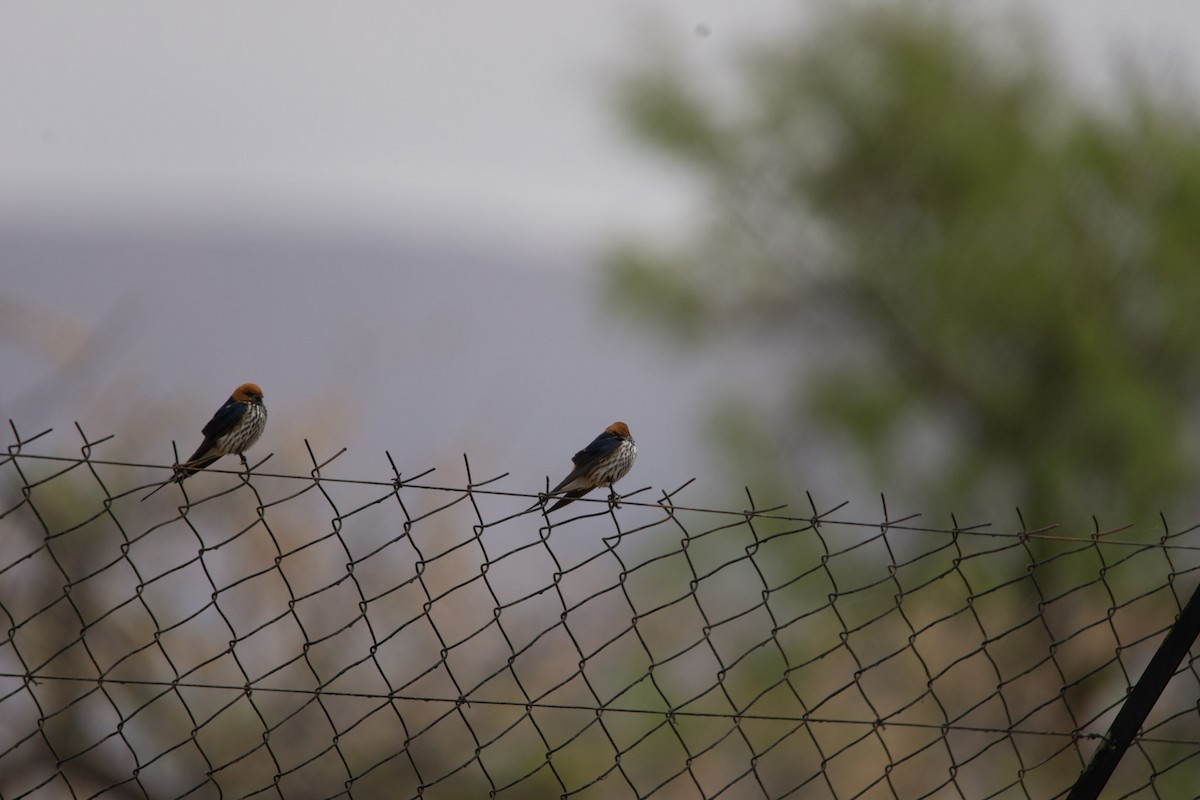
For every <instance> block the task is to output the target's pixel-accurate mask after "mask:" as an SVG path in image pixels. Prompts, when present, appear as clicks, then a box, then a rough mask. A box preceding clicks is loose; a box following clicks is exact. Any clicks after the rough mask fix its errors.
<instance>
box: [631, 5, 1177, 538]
mask: <svg viewBox="0 0 1200 800" xmlns="http://www.w3.org/2000/svg"><path fill="white" fill-rule="evenodd" d="M810 22H811V21H810ZM979 30H980V29H979V28H972V27H970V26H968V25H967V24H966V23H965V21H964V20H963V19H962V18H961V17H957V16H955V15H954V14H953V13H950V12H948V11H946V9H945V8H944V7H937V6H934V7H930V6H916V5H913V4H899V5H874V6H868V7H867V8H865V9H864V8H857V9H855V10H848V9H847V7H845V6H840V7H838V8H837V9H834V10H832V12H831V13H830V14H829V15H827V16H825V17H822V18H821V19H819V20H817V21H815V22H811V24H810V25H808V26H806V27H804V28H799V29H797V30H796V31H794V32H792V33H789V34H784V35H782V36H781V37H780V39H779V40H778V41H774V42H769V43H761V44H759V45H758V46H757V47H756V48H755V49H754V50H753V51H752V52H750V53H749V54H748V57H747V58H746V60H745V61H744V62H743V63H742V65H741V69H740V71H739V72H738V80H737V84H736V86H737V89H736V91H733V92H726V93H724V94H718V93H716V92H706V86H704V85H702V84H701V80H700V79H699V78H698V77H697V76H696V75H695V74H694V73H691V72H689V70H688V69H687V65H686V64H684V63H682V62H680V61H679V60H672V59H671V58H669V57H663V56H658V57H656V59H655V60H653V61H650V62H646V63H643V64H642V65H641V66H640V67H639V68H638V69H637V71H636V72H634V73H632V74H629V75H627V76H626V77H625V80H624V81H623V83H622V90H621V92H620V107H621V112H622V114H623V116H624V118H625V119H626V120H627V121H628V123H629V124H630V126H631V127H632V129H633V130H634V131H635V133H636V134H637V135H638V136H639V137H640V139H641V140H642V141H643V142H644V143H646V144H647V145H649V146H652V147H653V148H656V149H657V150H659V151H661V152H662V153H664V154H666V155H668V156H670V157H672V158H674V159H676V160H678V161H679V162H680V163H682V164H683V165H684V166H685V168H686V169H687V170H688V172H689V173H691V174H693V175H694V176H695V177H697V178H699V179H700V181H701V183H702V185H703V186H704V187H705V190H706V203H705V205H704V208H703V214H704V218H703V220H702V221H700V222H698V223H697V225H696V230H695V235H694V238H693V239H692V240H691V242H690V243H689V244H686V245H684V246H666V245H655V244H653V243H647V242H634V243H627V244H626V245H624V246H622V247H621V248H620V249H619V250H618V251H617V252H615V253H614V254H613V256H612V259H611V264H610V269H609V273H608V274H609V277H610V279H611V280H610V286H611V288H612V290H613V291H614V292H616V293H618V295H619V296H620V298H621V301H622V305H625V306H627V307H631V308H634V309H638V310H639V311H640V313H642V314H643V315H644V316H646V317H648V318H653V319H656V320H665V321H666V322H667V325H668V328H669V329H671V330H673V331H675V332H676V333H679V334H682V335H683V338H684V339H685V340H687V341H690V342H693V343H695V344H696V345H697V346H698V347H702V346H703V343H705V342H707V341H709V340H710V338H711V337H719V336H724V335H730V334H731V332H734V331H739V330H746V329H749V330H752V331H754V333H755V335H756V336H759V337H761V342H762V344H763V346H764V347H765V348H767V350H768V351H769V352H776V353H779V354H780V356H779V360H780V362H781V363H780V372H781V374H783V375H788V376H794V379H793V380H790V381H784V382H785V383H787V384H788V385H792V386H794V387H796V388H794V389H788V391H789V392H790V394H789V396H788V397H786V398H783V399H782V400H781V402H778V403H776V404H774V409H775V410H774V413H771V414H763V413H762V409H761V408H754V407H753V406H754V405H755V404H754V402H753V400H751V401H750V402H748V403H747V404H746V405H745V406H744V407H743V410H744V411H745V414H744V415H743V416H740V417H738V416H737V415H735V417H737V418H736V419H735V421H734V423H733V424H734V427H735V428H736V429H737V430H738V431H739V432H741V433H742V434H744V435H740V436H739V437H738V438H739V440H740V441H741V442H742V445H741V447H742V449H741V451H740V453H735V454H736V455H740V456H741V457H742V459H743V462H744V463H745V462H754V463H757V464H758V466H759V468H760V469H761V475H760V477H761V476H773V477H775V478H778V479H780V480H788V481H790V482H791V485H793V486H795V485H799V486H803V485H804V475H805V474H806V473H807V472H808V471H810V470H812V469H814V468H819V465H817V464H814V463H811V462H810V461H808V460H806V458H805V455H804V454H805V453H806V452H808V451H809V448H807V447H806V446H805V443H806V442H807V441H808V440H809V438H810V435H811V432H812V431H816V430H821V431H829V432H831V436H832V438H833V439H835V440H837V441H839V442H841V443H845V444H849V445H850V452H853V453H857V454H858V455H860V456H861V457H862V458H861V463H862V464H865V465H868V466H869V467H870V468H871V470H872V478H873V479H874V480H877V481H878V482H879V484H880V485H881V486H887V487H890V491H891V492H893V493H894V492H895V491H896V490H900V491H901V492H902V493H903V494H904V495H905V497H906V499H909V500H912V501H913V502H920V503H925V504H926V505H927V506H930V507H933V508H940V509H943V510H947V511H949V510H954V509H957V510H959V511H964V510H968V509H969V510H972V511H975V512H986V513H989V514H991V513H995V512H997V511H1000V512H1003V511H1004V510H1006V509H1011V508H1012V507H1013V506H1014V505H1016V506H1019V507H1020V508H1021V509H1022V510H1023V511H1024V512H1025V513H1026V517H1027V519H1029V520H1030V521H1036V522H1038V523H1039V524H1040V523H1045V522H1053V521H1060V520H1061V521H1078V520H1079V519H1081V518H1082V519H1086V518H1087V517H1088V515H1091V514H1097V515H1100V516H1101V517H1102V518H1103V519H1106V520H1111V519H1113V518H1114V517H1118V518H1121V521H1126V520H1133V521H1137V522H1148V521H1151V520H1152V519H1153V515H1154V514H1156V513H1157V512H1158V511H1160V510H1163V511H1167V512H1172V511H1175V512H1178V511H1181V510H1182V511H1185V512H1188V511H1190V512H1194V511H1195V510H1196V509H1197V507H1196V505H1195V503H1194V501H1192V500H1191V495H1192V487H1193V486H1194V484H1195V483H1196V479H1197V477H1198V470H1197V448H1196V446H1195V444H1194V441H1195V438H1196V437H1195V435H1194V434H1195V425H1194V423H1193V419H1194V414H1195V409H1196V404H1195V402H1194V398H1195V396H1196V392H1197V388H1198V384H1200V360H1198V359H1197V358H1196V354H1197V353H1198V352H1200V314H1198V313H1197V312H1196V309H1195V305H1196V301H1197V299H1198V298H1200V269H1198V267H1200V260H1198V255H1200V225H1197V222H1196V221H1197V220H1198V219H1200V123H1198V122H1197V118H1196V117H1195V116H1194V115H1193V114H1192V113H1191V111H1190V108H1183V107H1182V106H1181V104H1180V103H1179V95H1178V94H1174V95H1168V93H1166V92H1163V91H1160V90H1158V89H1157V88H1156V87H1154V86H1152V85H1151V84H1150V83H1149V82H1148V81H1145V80H1136V79H1135V80H1130V81H1128V82H1126V83H1125V84H1124V86H1123V87H1122V88H1121V89H1120V90H1119V91H1117V92H1115V93H1114V94H1113V95H1112V96H1107V97H1105V98H1104V102H1103V103H1099V102H1091V101H1090V100H1089V98H1087V97H1086V96H1084V95H1083V94H1082V93H1081V92H1080V91H1079V90H1078V89H1076V88H1073V87H1072V86H1070V85H1068V84H1067V83H1066V82H1064V81H1063V80H1062V79H1061V77H1060V70H1058V69H1057V68H1056V65H1055V64H1054V63H1053V61H1052V59H1051V58H1050V56H1049V52H1050V49H1049V46H1048V44H1047V42H1046V41H1045V40H1044V39H1043V38H1041V37H1040V36H1039V35H1037V32H1036V28H1035V27H1034V26H1033V25H1031V24H1029V23H1028V21H1025V22H1024V23H1016V22H1012V21H1011V20H1010V21H1009V23H1008V24H1005V25H1000V26H992V27H989V28H987V29H986V33H981V32H979ZM725 413H726V414H728V413H729V412H728V410H727V411H726V412H725Z"/></svg>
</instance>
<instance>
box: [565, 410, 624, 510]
mask: <svg viewBox="0 0 1200 800" xmlns="http://www.w3.org/2000/svg"><path fill="white" fill-rule="evenodd" d="M635 458H637V445H635V444H634V443H633V437H632V436H630V435H629V426H628V425H626V424H625V423H624V422H614V423H613V424H612V425H609V426H608V427H607V428H605V429H604V433H602V434H600V435H599V436H597V437H596V438H595V439H593V440H592V443H591V444H589V445H588V446H587V447H585V448H583V449H582V450H580V451H579V452H578V453H576V454H575V457H574V458H572V459H571V463H572V464H574V465H575V468H574V469H573V470H571V474H570V475H568V476H567V477H565V478H563V479H562V482H561V483H559V484H558V486H555V487H554V489H553V490H551V491H550V495H556V494H559V493H562V494H563V496H562V498H561V499H560V500H559V501H558V502H557V503H555V504H554V505H552V506H550V508H549V509H548V511H554V510H555V509H558V508H562V507H563V506H565V505H566V504H567V503H569V502H571V501H572V500H575V499H577V498H580V497H583V496H584V495H585V494H587V493H588V492H590V491H591V490H592V489H595V488H597V487H598V486H607V487H608V489H609V498H608V499H609V501H610V502H616V501H618V500H620V499H621V498H620V497H619V496H618V495H617V493H616V492H614V491H612V485H613V484H614V483H616V482H617V481H619V480H621V478H624V477H625V476H626V475H627V474H628V473H629V468H630V467H632V466H633V460H634V459H635Z"/></svg>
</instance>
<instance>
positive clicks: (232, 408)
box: [142, 383, 267, 500]
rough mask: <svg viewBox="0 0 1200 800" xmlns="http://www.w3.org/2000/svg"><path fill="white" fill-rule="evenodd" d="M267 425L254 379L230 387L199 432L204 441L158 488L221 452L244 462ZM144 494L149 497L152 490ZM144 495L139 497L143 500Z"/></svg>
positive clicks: (207, 463)
mask: <svg viewBox="0 0 1200 800" xmlns="http://www.w3.org/2000/svg"><path fill="white" fill-rule="evenodd" d="M266 427H267V407H266V406H265V405H263V393H262V389H260V388H259V386H258V384H257V383H243V384H242V385H241V386H239V387H238V388H236V389H234V390H233V394H231V395H229V399H228V400H226V401H225V404H224V405H223V406H221V407H220V408H218V409H217V413H215V414H213V417H212V419H210V420H209V421H208V424H207V425H205V426H204V429H203V430H202V431H201V433H203V434H204V441H203V442H201V443H200V446H199V447H197V448H196V452H194V453H192V457H191V458H189V459H188V460H187V461H185V462H183V463H182V464H177V465H176V466H175V474H174V476H172V478H171V480H169V481H167V482H166V483H164V484H162V486H159V487H158V488H157V489H155V490H154V492H157V491H158V490H159V489H161V488H162V487H163V486H166V485H167V484H169V483H180V482H182V481H183V479H184V478H187V477H189V476H191V475H195V474H196V473H197V472H199V471H200V470H202V469H204V468H205V467H208V466H210V465H211V464H213V463H214V462H215V461H216V460H217V459H219V458H220V457H221V456H229V455H235V456H238V457H239V458H241V459H242V465H243V466H245V464H246V456H245V452H246V450H248V449H249V448H250V447H251V446H252V445H253V444H254V443H255V442H257V441H258V438H259V437H260V436H262V433H263V429H264V428H266ZM154 492H151V493H150V494H148V495H146V497H149V496H150V495H151V494H154ZM146 497H143V498H142V499H143V500H145V499H146Z"/></svg>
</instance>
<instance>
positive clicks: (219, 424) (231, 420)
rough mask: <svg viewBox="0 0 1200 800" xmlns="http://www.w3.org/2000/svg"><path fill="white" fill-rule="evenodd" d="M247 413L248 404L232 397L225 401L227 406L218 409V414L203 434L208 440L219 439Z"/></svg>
mask: <svg viewBox="0 0 1200 800" xmlns="http://www.w3.org/2000/svg"><path fill="white" fill-rule="evenodd" d="M245 413H246V404H245V403H241V402H238V401H237V400H234V399H233V398H232V397H231V398H229V399H228V400H226V401H225V405H223V406H221V407H220V408H219V409H217V413H215V414H213V418H212V419H210V420H209V421H208V424H207V425H205V426H204V430H203V431H201V433H203V434H204V437H205V439H206V440H207V439H219V438H220V437H221V436H223V435H224V434H225V433H227V432H228V431H229V429H230V428H232V427H233V426H234V425H236V424H237V421H238V420H240V419H241V418H242V415H243V414H245Z"/></svg>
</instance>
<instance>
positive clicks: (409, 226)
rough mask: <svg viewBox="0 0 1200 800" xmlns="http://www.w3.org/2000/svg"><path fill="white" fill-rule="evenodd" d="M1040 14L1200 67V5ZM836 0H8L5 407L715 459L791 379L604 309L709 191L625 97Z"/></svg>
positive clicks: (280, 442) (1093, 69) (34, 414)
mask: <svg viewBox="0 0 1200 800" xmlns="http://www.w3.org/2000/svg"><path fill="white" fill-rule="evenodd" d="M1037 5H1038V7H1039V8H1040V7H1042V6H1046V7H1047V10H1046V11H1045V12H1043V13H1046V14H1048V16H1047V17H1046V19H1047V20H1048V21H1049V24H1050V32H1051V36H1052V39H1053V40H1054V41H1055V42H1057V43H1058V46H1059V47H1060V48H1061V57H1062V62H1063V64H1064V65H1065V66H1066V67H1067V68H1068V69H1069V70H1070V74H1071V75H1072V77H1073V79H1074V80H1076V81H1078V82H1080V83H1081V84H1082V85H1086V86H1088V87H1089V89H1096V90H1097V91H1100V92H1102V91H1103V90H1104V87H1105V86H1106V85H1107V81H1108V76H1110V75H1111V74H1112V73H1111V67H1112V65H1113V64H1114V63H1116V61H1118V60H1119V59H1120V58H1124V57H1131V58H1134V59H1135V60H1138V61H1140V62H1142V63H1146V64H1150V65H1152V66H1153V68H1154V69H1155V71H1156V74H1158V75H1161V76H1163V78H1164V80H1176V79H1178V80H1179V81H1180V82H1181V83H1187V84H1190V85H1193V86H1194V85H1196V81H1195V76H1196V74H1197V60H1196V55H1195V54H1196V53H1197V52H1200V4H1197V3H1190V2H1186V3H1185V2H1158V3H1153V4H1150V3H1136V2H1115V1H1113V0H1106V1H1101V0H1094V1H1093V0H1070V1H1069V2H1057V3H1052V4H1037ZM815 7H816V6H815V4H812V3H792V2H784V1H783V0H755V2H739V3H730V2H718V1H717V0H705V1H703V2H702V1H700V0H621V1H620V2H605V3H586V4H585V3H566V2H563V1H562V0H524V1H523V2H507V3H467V2H437V3H415V2H386V3H385V2H349V3H313V2H297V1H296V0H270V1H265V2H257V3H242V2H237V3H234V2H225V1H223V0H206V2H203V3H198V2H197V3H151V2H121V1H118V0H109V1H108V2H103V3H94V2H55V1H54V0H40V1H39V2H3V3H0V259H2V261H0V274H2V275H3V282H2V283H0V375H2V376H3V380H2V381H0V415H2V416H4V417H5V418H7V417H9V416H19V417H20V420H19V421H20V422H22V424H23V427H24V428H25V429H33V428H35V427H37V428H40V427H45V426H51V425H52V426H54V427H55V428H57V429H60V430H66V431H67V432H68V433H69V432H70V429H71V423H72V422H73V421H75V420H77V419H79V420H81V421H83V422H85V423H87V425H88V426H89V427H90V428H91V429H92V430H94V431H96V432H97V433H117V434H118V435H122V436H126V437H132V436H133V435H134V434H133V432H132V431H130V430H128V426H129V425H130V418H131V415H133V414H134V413H135V410H136V413H137V414H140V415H144V416H143V417H142V418H144V419H146V420H148V421H149V420H152V421H153V423H154V424H155V425H160V426H163V429H165V430H167V431H169V434H168V435H169V436H171V437H173V438H176V439H178V440H179V442H180V448H181V449H190V448H191V447H193V446H194V444H195V442H194V441H193V440H194V439H195V438H196V437H197V435H198V433H199V429H200V427H201V426H202V425H203V423H204V421H205V420H206V419H207V416H208V415H209V414H210V413H211V412H212V410H213V409H215V407H216V406H217V405H218V404H219V403H220V402H221V401H222V400H223V399H224V397H225V396H226V395H227V394H228V392H229V391H230V390H231V389H232V388H233V387H234V386H236V385H238V384H239V383H241V382H243V381H246V380H254V381H257V382H259V383H261V384H262V385H263V387H264V390H265V392H266V396H267V403H268V406H269V407H270V408H272V410H273V415H272V418H271V420H272V422H271V427H270V428H269V430H268V434H267V437H266V438H265V439H264V442H263V444H262V445H260V447H262V448H264V449H268V450H274V451H278V452H281V453H282V454H283V456H282V457H281V460H283V462H284V463H285V464H286V463H291V464H302V462H303V458H302V456H303V447H302V444H301V440H302V438H303V437H305V436H308V437H309V438H312V439H315V440H317V441H319V442H320V443H321V445H322V446H323V447H325V446H327V447H329V448H333V447H336V446H341V445H343V444H344V445H348V446H351V449H352V451H355V452H358V453H362V454H364V457H365V459H366V460H365V461H364V462H361V463H358V464H356V465H355V466H356V467H358V468H361V469H367V468H370V469H380V468H382V466H383V465H384V463H385V462H384V461H383V459H382V450H383V448H384V447H388V448H390V449H392V450H393V451H397V450H403V451H405V452H406V453H408V454H410V455H411V458H412V460H413V463H414V464H415V465H419V466H424V465H427V464H428V463H429V462H432V461H443V460H444V461H452V460H453V459H455V458H458V457H459V456H458V454H459V453H461V452H462V451H463V450H475V449H478V450H480V451H483V452H485V453H487V454H488V455H487V456H486V457H489V458H492V463H493V464H494V465H495V466H496V471H500V470H501V469H503V470H511V471H514V473H515V477H514V479H513V480H514V481H515V482H517V483H520V482H524V484H528V483H529V482H530V481H536V480H537V479H538V476H545V475H546V474H547V473H557V472H560V471H561V470H562V468H563V467H564V466H565V465H566V464H567V460H568V459H569V457H570V455H571V454H572V453H573V452H574V451H575V450H576V449H578V448H579V447H581V446H583V445H584V444H586V442H587V441H588V440H589V439H590V438H591V437H592V436H593V435H595V434H596V433H598V432H599V430H600V429H601V428H603V427H604V426H605V425H607V424H609V423H610V422H612V421H614V420H615V419H618V418H623V419H625V420H626V421H627V422H629V424H630V426H631V428H632V429H633V431H634V435H635V437H637V438H638V441H639V443H640V444H641V445H642V456H641V457H640V460H639V465H638V468H637V470H636V471H635V475H636V476H637V477H636V478H634V477H631V478H630V481H631V482H638V484H639V485H641V482H643V481H644V482H645V483H650V484H653V485H656V486H661V487H665V486H669V485H675V484H677V483H679V482H682V481H683V480H686V479H687V478H688V477H692V476H693V475H696V473H697V472H701V473H703V472H704V470H705V468H704V467H703V462H702V461H701V460H700V456H699V454H702V453H704V452H706V442H705V441H704V437H703V428H702V426H703V421H704V418H705V413H706V411H707V409H708V404H707V402H708V399H709V398H710V397H711V396H712V394H713V393H714V392H716V391H720V390H723V389H724V388H726V387H729V386H731V385H736V384H738V383H739V382H741V381H749V380H759V381H762V383H761V384H759V385H760V386H763V387H765V388H767V389H768V390H769V387H770V385H771V384H770V383H769V381H770V380H771V378H772V374H773V373H772V372H771V370H770V369H769V365H768V364H766V363H765V362H760V361H756V360H755V359H754V358H747V353H745V352H738V351H737V350H736V348H733V349H732V350H719V351H713V350H706V351H702V352H701V353H699V354H698V355H692V356H687V357H685V356H683V355H682V354H681V353H679V352H677V351H674V350H672V349H671V348H670V347H668V346H666V345H662V344H660V343H659V342H658V340H657V339H655V338H654V337H652V336H651V335H650V334H648V333H646V332H645V331H643V330H640V329H637V328H633V327H630V326H629V323H628V320H626V319H623V318H619V317H613V316H612V315H611V314H609V313H608V312H607V311H606V310H605V309H604V307H603V306H601V305H600V304H599V303H598V298H597V292H596V283H595V280H594V268H595V264H596V261H595V253H596V252H597V248H598V247H600V246H602V245H603V243H604V242H605V241H606V237H607V236H608V235H609V234H611V233H612V232H613V231H616V230H630V229H639V230H643V231H656V230H659V231H674V232H676V233H678V232H680V231H685V230H686V229H687V224H688V219H689V218H688V214H687V211H688V209H689V208H690V203H691V202H692V200H693V198H692V197H691V195H690V194H689V187H688V184H687V182H686V181H685V180H684V179H683V178H682V176H680V175H679V174H677V173H676V172H675V171H673V170H672V169H670V168H669V167H667V166H665V165H662V164H660V163H657V162H655V161H653V160H652V159H651V158H650V157H649V156H647V155H646V154H644V153H641V152H639V151H637V150H636V149H634V148H633V147H631V145H630V143H629V141H628V140H627V139H626V138H625V137H624V136H623V135H622V132H621V130H620V127H619V126H618V125H617V124H615V122H614V119H613V114H612V109H611V105H610V104H609V102H608V95H607V93H606V92H607V87H608V86H609V85H610V84H609V81H610V80H611V76H612V75H613V70H616V69H621V68H625V67H628V66H629V65H630V64H632V63H635V62H637V61H638V60H639V59H642V58H643V57H644V56H645V55H646V54H645V53H644V52H641V48H642V47H644V46H645V43H646V41H647V39H646V38H644V37H641V36H639V35H638V32H639V31H641V30H644V29H645V27H646V26H647V25H654V26H657V28H658V29H659V31H660V32H661V33H662V34H663V35H664V36H665V37H666V38H667V39H669V40H672V41H674V42H675V44H676V46H677V47H678V48H679V50H680V51H681V53H682V54H683V55H685V56H686V57H688V58H690V59H693V60H694V62H695V63H696V65H697V67H696V68H697V69H698V70H701V71H702V74H704V75H709V76H711V77H712V79H713V80H720V79H721V77H722V76H723V75H725V74H726V72H725V70H726V69H727V67H728V64H729V58H730V56H731V54H732V53H733V52H735V51H736V48H737V46H738V45H739V44H740V43H743V42H745V41H748V40H753V38H754V37H756V36H761V35H766V34H769V33H771V32H772V31H776V30H777V29H778V28H779V27H780V26H781V25H786V24H790V22H791V21H792V20H793V19H795V18H797V17H798V16H800V17H803V16H804V15H805V14H810V13H811V12H812V10H813V9H814V8H815ZM1013 7H1014V6H1013V5H1012V4H1010V3H1003V2H998V1H994V2H992V3H990V4H989V9H990V10H989V11H988V12H986V13H993V12H994V11H995V10H996V9H1009V8H1013ZM976 13H979V14H981V17H980V19H981V20H984V21H986V18H987V17H986V13H984V12H978V11H977V12H976ZM981 24H985V22H981ZM97 331H99V332H100V333H101V334H103V335H97ZM97 342H99V345H98V344H97ZM97 348H99V349H97ZM68 386H69V387H71V389H70V392H69V393H68V392H65V390H63V389H62V388H61V387H68ZM131 386H136V387H137V390H136V391H131V388H130V387H131ZM339 408H340V409H343V410H344V411H345V413H342V414H340V415H339V414H337V413H335V411H334V410H335V409H339ZM156 409H159V410H161V412H162V413H161V416H160V415H156ZM55 446H56V447H57V446H59V445H55ZM68 446H70V447H72V448H74V446H75V445H74V442H73V441H70V440H69V439H64V440H63V444H62V445H61V447H68ZM161 451H162V452H161V454H162V458H163V460H167V457H168V456H169V452H170V450H169V444H167V443H166V442H164V443H163V444H162V445H161ZM289 458H291V459H294V460H293V461H291V462H289V461H287V459H289ZM368 465H369V467H368ZM552 477H553V476H552ZM698 477H700V478H701V480H700V484H701V485H703V484H704V483H705V481H706V479H707V480H711V481H716V480H718V478H717V477H716V476H710V475H707V474H701V475H699V476H698ZM819 483H820V478H819V476H818V477H814V484H819ZM524 484H523V485H524ZM881 488H882V487H881ZM834 490H835V491H836V485H835V486H834Z"/></svg>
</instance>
